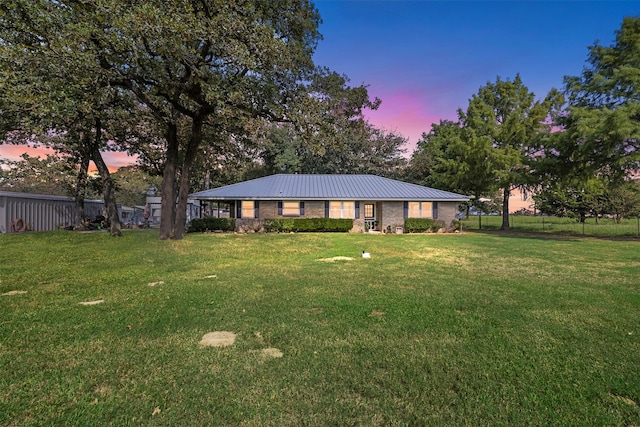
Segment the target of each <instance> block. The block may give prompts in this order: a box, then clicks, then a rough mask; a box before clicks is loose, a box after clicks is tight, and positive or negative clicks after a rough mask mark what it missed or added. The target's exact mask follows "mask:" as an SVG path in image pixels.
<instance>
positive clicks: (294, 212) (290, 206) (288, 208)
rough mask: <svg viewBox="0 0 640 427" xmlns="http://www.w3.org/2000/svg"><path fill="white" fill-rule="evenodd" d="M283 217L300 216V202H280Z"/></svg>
mask: <svg viewBox="0 0 640 427" xmlns="http://www.w3.org/2000/svg"><path fill="white" fill-rule="evenodd" d="M282 215H283V216H300V215H301V214H300V202H289V201H284V202H282Z"/></svg>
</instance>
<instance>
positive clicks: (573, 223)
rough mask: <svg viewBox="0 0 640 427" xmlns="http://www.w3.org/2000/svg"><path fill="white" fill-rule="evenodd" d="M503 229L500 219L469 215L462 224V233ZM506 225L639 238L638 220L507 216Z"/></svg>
mask: <svg viewBox="0 0 640 427" xmlns="http://www.w3.org/2000/svg"><path fill="white" fill-rule="evenodd" d="M501 226H502V217H501V216H490V215H483V216H482V217H481V218H480V217H478V216H470V217H469V218H465V219H464V220H463V221H462V228H463V229H464V230H478V229H479V228H482V229H483V230H498V229H500V227H501ZM509 226H510V227H511V229H513V230H520V231H532V232H535V233H549V234H576V235H591V236H608V237H616V236H618V237H622V236H627V237H640V217H638V218H625V219H622V220H621V221H620V222H619V223H618V222H616V221H615V219H613V218H599V219H598V220H597V221H596V219H595V218H587V219H586V221H585V222H584V223H580V221H579V220H577V219H575V218H558V217H552V216H523V215H511V216H509Z"/></svg>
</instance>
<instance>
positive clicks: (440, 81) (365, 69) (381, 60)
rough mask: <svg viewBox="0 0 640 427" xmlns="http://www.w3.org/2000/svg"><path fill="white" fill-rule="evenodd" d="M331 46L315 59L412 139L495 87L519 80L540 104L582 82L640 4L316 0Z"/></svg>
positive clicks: (379, 119)
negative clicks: (595, 54) (591, 56)
mask: <svg viewBox="0 0 640 427" xmlns="http://www.w3.org/2000/svg"><path fill="white" fill-rule="evenodd" d="M315 4H316V7H317V8H318V10H319V11H320V15H321V16H322V20H323V24H322V25H321V27H320V31H321V33H322V34H323V36H324V40H322V41H321V42H320V44H319V45H318V48H317V49H316V54H315V56H314V60H315V62H316V64H318V65H324V66H327V67H329V68H330V69H332V70H334V71H337V72H339V73H342V74H346V75H347V76H348V77H349V78H350V79H351V84H352V85H354V86H357V85H361V84H365V85H368V86H369V94H370V96H372V97H379V98H380V99H381V100H382V105H381V106H380V108H379V110H378V111H375V112H369V113H368V114H367V116H368V118H369V121H370V122H371V123H372V124H374V125H376V126H377V127H380V128H383V129H385V130H387V131H395V132H398V133H400V134H402V135H403V136H405V137H406V138H408V139H409V149H410V150H412V149H413V147H414V146H415V143H416V142H417V141H418V139H419V138H420V135H421V134H422V132H428V131H429V130H430V128H431V124H432V123H437V122H439V120H440V119H455V118H456V117H457V115H456V112H457V109H458V108H463V109H464V108H466V106H467V104H468V100H469V98H470V97H471V96H472V95H473V94H475V93H477V91H478V89H479V88H480V87H481V86H483V85H485V84H486V83H487V82H489V81H490V82H495V80H496V78H497V77H498V76H500V77H501V78H502V79H507V78H509V79H512V78H513V77H515V75H516V74H517V73H519V74H520V76H521V77H522V79H523V82H524V84H525V85H526V86H527V87H528V88H529V89H530V90H531V91H533V92H534V93H535V94H536V96H537V97H538V98H544V96H545V95H546V94H547V93H548V92H549V90H550V89H552V88H554V87H555V88H558V89H561V88H562V79H563V77H564V76H565V75H579V74H580V72H581V71H582V68H583V66H584V65H585V61H586V59H587V55H588V46H591V45H593V43H594V42H595V41H596V40H597V41H599V43H600V44H602V45H605V46H608V45H611V44H612V43H613V41H614V39H615V31H616V30H618V29H619V28H620V25H621V23H622V20H623V18H624V17H625V16H640V2H638V1H514V0H503V1H427V0H423V1H403V0H387V1H372V0H351V1H348V0H316V2H315Z"/></svg>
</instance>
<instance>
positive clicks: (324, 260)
mask: <svg viewBox="0 0 640 427" xmlns="http://www.w3.org/2000/svg"><path fill="white" fill-rule="evenodd" d="M353 260H354V258H352V257H349V256H334V257H331V258H319V259H317V260H316V261H318V262H337V261H353Z"/></svg>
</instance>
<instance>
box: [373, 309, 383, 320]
mask: <svg viewBox="0 0 640 427" xmlns="http://www.w3.org/2000/svg"><path fill="white" fill-rule="evenodd" d="M385 314H386V313H385V312H384V310H372V311H371V313H369V317H377V318H378V319H382V318H383V317H384V315H385Z"/></svg>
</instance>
